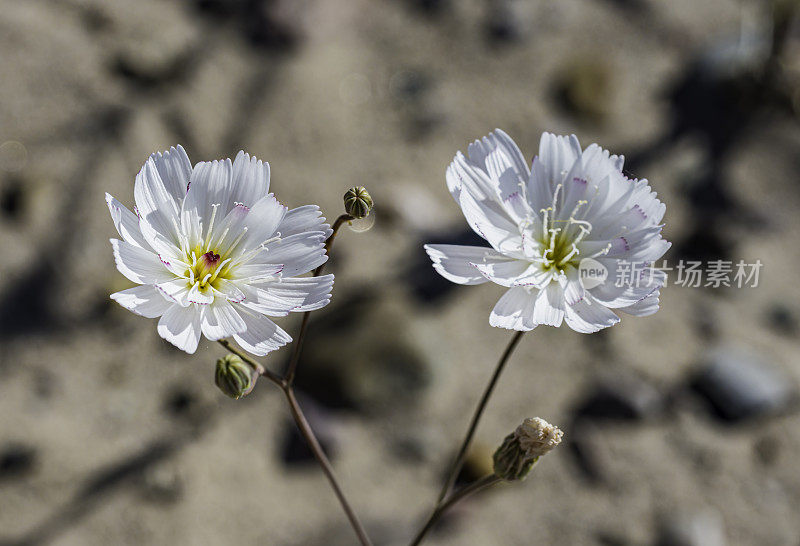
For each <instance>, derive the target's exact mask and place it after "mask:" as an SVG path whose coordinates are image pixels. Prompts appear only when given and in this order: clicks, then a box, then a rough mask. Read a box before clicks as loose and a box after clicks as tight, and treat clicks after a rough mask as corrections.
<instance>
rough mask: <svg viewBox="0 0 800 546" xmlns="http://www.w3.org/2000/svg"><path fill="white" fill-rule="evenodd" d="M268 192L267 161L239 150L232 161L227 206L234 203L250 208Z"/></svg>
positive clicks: (231, 205) (229, 206)
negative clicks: (231, 182) (231, 177)
mask: <svg viewBox="0 0 800 546" xmlns="http://www.w3.org/2000/svg"><path fill="white" fill-rule="evenodd" d="M268 193H269V163H267V162H265V161H260V160H258V159H256V158H255V157H250V155H249V154H247V153H245V152H244V151H240V152H239V153H238V154H237V155H236V159H235V160H234V161H233V185H232V189H231V195H230V202H229V203H227V204H226V206H227V208H228V209H230V208H231V207H233V206H234V205H235V204H236V203H242V204H243V205H245V206H247V207H250V208H252V207H253V205H255V203H256V202H257V201H258V200H259V199H262V198H264V197H266V195H267V194H268Z"/></svg>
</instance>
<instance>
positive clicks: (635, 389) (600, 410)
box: [575, 373, 664, 421]
mask: <svg viewBox="0 0 800 546" xmlns="http://www.w3.org/2000/svg"><path fill="white" fill-rule="evenodd" d="M663 408H664V400H663V397H662V395H661V393H660V392H659V391H658V389H656V388H655V387H654V386H653V385H651V384H650V383H648V382H647V381H645V380H644V379H642V378H640V377H638V376H635V375H633V374H630V373H614V374H606V375H605V376H604V377H602V378H601V379H600V380H599V381H597V382H596V383H595V385H594V386H593V387H591V388H590V390H589V392H587V393H586V395H585V396H584V397H583V398H582V399H581V400H580V401H579V402H578V403H577V406H576V409H575V416H576V418H578V419H581V420H586V419H609V420H624V421H634V420H643V419H651V418H654V417H657V416H659V415H660V414H661V413H662V411H663Z"/></svg>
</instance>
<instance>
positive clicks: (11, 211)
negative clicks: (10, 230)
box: [0, 177, 25, 220]
mask: <svg viewBox="0 0 800 546" xmlns="http://www.w3.org/2000/svg"><path fill="white" fill-rule="evenodd" d="M24 209H25V193H24V184H23V182H22V180H20V179H19V178H16V177H14V178H11V179H10V180H8V181H7V182H6V183H5V184H3V189H2V191H0V211H2V213H3V216H5V217H7V218H10V219H12V220H18V219H19V218H20V217H21V216H22V213H23V212H24Z"/></svg>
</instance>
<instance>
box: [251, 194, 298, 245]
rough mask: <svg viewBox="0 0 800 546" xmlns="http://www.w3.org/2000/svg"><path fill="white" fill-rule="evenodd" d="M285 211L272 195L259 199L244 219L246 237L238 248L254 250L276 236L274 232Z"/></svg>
mask: <svg viewBox="0 0 800 546" xmlns="http://www.w3.org/2000/svg"><path fill="white" fill-rule="evenodd" d="M287 210H288V209H287V208H286V207H285V206H283V205H282V204H281V203H280V202H279V201H278V200H277V199H275V196H274V195H272V194H269V195H267V196H265V197H263V198H262V199H259V200H258V202H256V204H255V205H253V208H252V209H250V213H249V214H248V215H247V218H245V226H246V227H247V235H246V236H245V238H244V240H243V241H242V246H241V247H240V248H241V249H242V251H245V250H250V249H253V248H256V247H258V246H259V245H260V244H262V243H264V242H265V241H267V240H268V239H270V238H271V237H273V236H278V234H277V233H276V231H277V229H278V226H279V225H280V223H281V222H282V221H283V218H284V217H285V216H286V211H287ZM281 235H282V234H281Z"/></svg>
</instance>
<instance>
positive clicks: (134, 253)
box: [111, 239, 174, 284]
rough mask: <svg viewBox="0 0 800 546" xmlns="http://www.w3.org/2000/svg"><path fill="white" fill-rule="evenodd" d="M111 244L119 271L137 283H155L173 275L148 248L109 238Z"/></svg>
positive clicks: (168, 278)
mask: <svg viewBox="0 0 800 546" xmlns="http://www.w3.org/2000/svg"><path fill="white" fill-rule="evenodd" d="M111 246H112V248H113V249H114V261H115V262H116V264H117V269H118V270H119V272H120V273H122V274H123V275H125V277H127V278H128V279H129V280H131V281H133V282H135V283H137V284H157V283H159V282H164V281H167V280H170V279H172V278H173V277H174V275H173V274H172V273H170V272H169V271H168V270H167V268H166V267H164V264H162V263H161V261H160V260H159V259H158V256H156V254H154V253H153V252H150V251H149V250H145V249H143V248H141V247H138V246H134V245H132V244H130V243H127V242H125V241H120V240H119V239H111Z"/></svg>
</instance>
